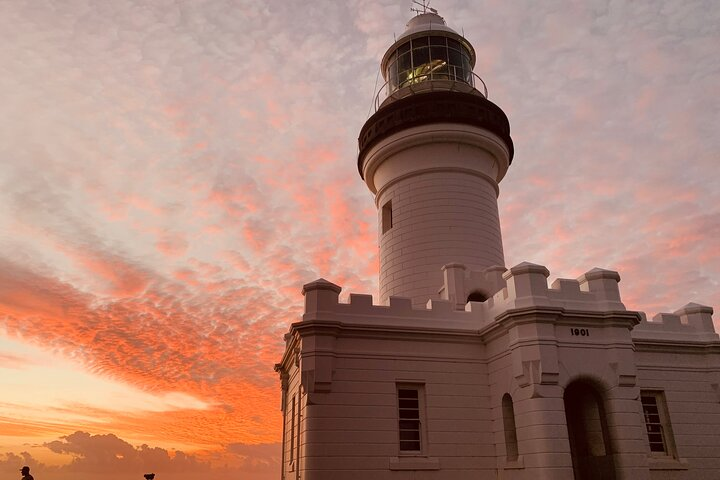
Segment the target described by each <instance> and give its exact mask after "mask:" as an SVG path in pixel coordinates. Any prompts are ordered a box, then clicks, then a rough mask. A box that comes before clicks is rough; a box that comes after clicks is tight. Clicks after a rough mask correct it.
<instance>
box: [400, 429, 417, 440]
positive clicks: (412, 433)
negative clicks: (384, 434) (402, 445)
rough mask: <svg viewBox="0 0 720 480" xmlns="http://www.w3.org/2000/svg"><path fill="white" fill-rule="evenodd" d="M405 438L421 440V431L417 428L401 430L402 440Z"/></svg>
mask: <svg viewBox="0 0 720 480" xmlns="http://www.w3.org/2000/svg"><path fill="white" fill-rule="evenodd" d="M403 440H415V441H416V442H419V441H420V432H419V431H417V430H400V441H401V442H402V441H403Z"/></svg>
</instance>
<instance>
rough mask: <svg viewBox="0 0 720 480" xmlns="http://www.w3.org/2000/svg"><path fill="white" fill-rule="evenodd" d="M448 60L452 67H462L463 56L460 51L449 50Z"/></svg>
mask: <svg viewBox="0 0 720 480" xmlns="http://www.w3.org/2000/svg"><path fill="white" fill-rule="evenodd" d="M448 60H449V63H450V65H457V66H458V67H462V55H461V54H460V52H459V51H457V50H453V49H449V50H448Z"/></svg>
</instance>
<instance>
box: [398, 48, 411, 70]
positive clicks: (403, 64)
mask: <svg viewBox="0 0 720 480" xmlns="http://www.w3.org/2000/svg"><path fill="white" fill-rule="evenodd" d="M411 67H412V63H411V62H410V52H408V53H404V54H402V55H400V57H398V71H399V72H403V71H405V70H410V68H411Z"/></svg>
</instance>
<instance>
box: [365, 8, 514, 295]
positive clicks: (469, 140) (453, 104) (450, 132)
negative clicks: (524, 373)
mask: <svg viewBox="0 0 720 480" xmlns="http://www.w3.org/2000/svg"><path fill="white" fill-rule="evenodd" d="M475 61H476V57H475V50H474V49H473V47H472V45H471V44H470V43H469V42H468V41H467V40H466V39H465V38H463V37H462V36H461V35H460V34H458V33H457V32H456V31H455V30H453V29H451V28H450V27H448V26H447V25H446V24H445V20H444V19H443V18H442V17H441V16H440V15H438V14H437V13H435V12H434V11H430V12H423V13H420V14H419V15H417V16H416V17H414V18H413V19H411V20H410V21H409V22H408V24H407V28H406V29H405V31H404V32H403V34H402V35H401V36H400V37H399V38H398V39H397V40H396V41H395V42H394V43H393V44H392V45H391V46H390V48H388V50H387V52H386V53H385V55H384V56H383V58H382V62H381V72H382V75H383V78H384V80H385V84H384V85H383V87H382V88H381V91H380V93H379V94H378V96H377V97H376V102H375V105H376V112H375V113H374V114H373V115H372V116H371V117H370V118H369V119H368V120H367V121H366V122H365V124H364V125H363V127H362V129H361V131H360V136H359V140H358V141H359V150H360V151H359V155H358V171H359V173H360V176H361V177H362V179H363V180H364V181H365V183H366V184H367V187H368V188H369V189H370V191H371V192H372V194H373V195H374V197H375V205H376V206H377V210H378V232H379V245H380V282H379V283H380V301H381V302H383V303H387V302H388V299H389V297H390V296H398V297H409V298H411V299H412V303H413V305H415V306H422V305H425V304H426V303H427V301H428V300H430V299H439V298H440V296H439V292H438V290H439V288H440V287H441V286H442V284H443V271H442V268H443V266H445V265H447V264H452V263H457V264H462V265H464V266H465V267H467V268H468V269H472V270H483V269H486V268H489V267H495V266H500V267H502V266H504V265H505V259H504V255H503V245H502V235H501V233H500V220H499V216H498V206H497V197H498V194H499V183H500V181H501V180H502V179H503V177H504V176H505V173H506V172H507V170H508V167H509V166H510V163H511V162H512V158H513V143H512V139H511V138H510V126H509V123H508V119H507V117H506V116H505V113H504V112H503V111H502V110H501V109H500V108H499V107H498V106H497V105H495V104H494V103H492V102H491V101H490V100H488V98H487V89H486V88H485V84H484V82H483V81H482V80H481V79H480V77H478V76H477V75H476V74H475V73H473V67H474V66H475ZM490 290H491V289H490V288H480V290H479V291H476V292H473V293H474V294H475V298H474V299H484V298H487V296H489V295H491V294H493V293H495V292H494V291H490ZM463 300H464V301H463V302H462V303H465V301H467V298H465V299H463Z"/></svg>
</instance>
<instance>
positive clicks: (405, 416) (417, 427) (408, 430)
mask: <svg viewBox="0 0 720 480" xmlns="http://www.w3.org/2000/svg"><path fill="white" fill-rule="evenodd" d="M397 392H398V433H399V435H398V438H399V442H400V453H401V454H421V453H422V450H423V441H422V437H423V432H422V416H423V415H422V414H423V412H422V406H423V405H422V401H423V398H422V390H421V387H420V386H417V385H398V389H397Z"/></svg>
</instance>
